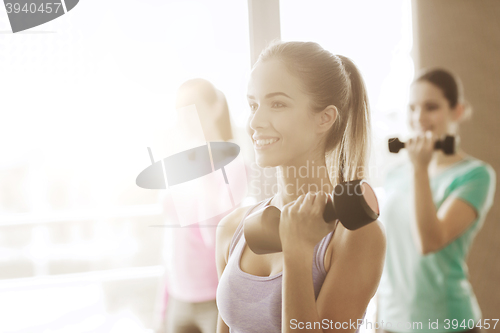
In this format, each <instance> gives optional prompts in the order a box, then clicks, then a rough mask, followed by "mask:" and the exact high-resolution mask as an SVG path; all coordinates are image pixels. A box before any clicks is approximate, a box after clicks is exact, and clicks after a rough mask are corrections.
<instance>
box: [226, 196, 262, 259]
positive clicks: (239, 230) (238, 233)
mask: <svg viewBox="0 0 500 333" xmlns="http://www.w3.org/2000/svg"><path fill="white" fill-rule="evenodd" d="M271 199H272V198H271ZM271 199H264V200H262V201H261V202H258V203H256V204H255V205H253V206H250V208H248V210H247V212H246V213H245V215H244V216H243V218H242V219H241V221H240V223H239V224H238V227H237V228H236V231H235V232H234V234H233V238H232V239H231V244H230V246H229V256H228V258H227V259H228V260H229V258H230V257H231V253H233V250H234V248H235V247H236V244H238V241H239V240H240V238H241V235H242V233H243V222H244V221H245V219H246V218H247V216H248V215H250V214H251V213H252V212H253V211H254V210H255V208H258V207H259V208H260V207H261V206H262V205H263V204H264V203H269V202H271Z"/></svg>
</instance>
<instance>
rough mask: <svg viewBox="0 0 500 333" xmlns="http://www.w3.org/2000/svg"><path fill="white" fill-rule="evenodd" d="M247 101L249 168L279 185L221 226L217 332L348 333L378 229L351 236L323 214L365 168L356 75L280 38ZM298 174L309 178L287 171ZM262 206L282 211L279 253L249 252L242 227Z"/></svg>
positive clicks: (321, 53)
mask: <svg viewBox="0 0 500 333" xmlns="http://www.w3.org/2000/svg"><path fill="white" fill-rule="evenodd" d="M248 103H249V106H250V110H251V112H250V117H249V119H248V123H247V131H248V134H249V135H250V137H251V138H252V141H253V144H254V149H255V155H256V162H257V164H258V165H259V166H261V167H276V168H278V185H279V187H278V192H277V194H276V195H274V196H273V197H271V198H269V199H266V200H264V201H262V202H260V203H258V204H257V205H254V206H251V207H244V208H240V209H236V210H235V211H233V212H232V213H231V214H229V215H228V216H227V217H225V218H224V219H223V220H222V221H221V227H220V228H218V231H217V242H216V261H217V268H218V273H219V276H220V279H219V286H218V289H217V306H218V309H219V321H218V328H217V332H218V333H223V332H232V333H251V332H256V333H257V332H259V333H261V332H296V331H297V330H301V329H307V331H308V332H333V331H337V330H339V327H340V329H343V331H344V332H354V331H356V325H353V323H356V321H357V320H358V319H361V318H363V316H364V312H365V310H366V307H367V305H368V302H369V301H370V299H371V297H372V296H373V295H374V293H375V291H376V289H377V286H378V283H379V279H380V276H381V274H382V267H383V260H384V255H385V236H384V231H383V229H382V226H381V224H380V222H379V221H376V222H374V223H371V224H369V225H367V226H365V227H363V228H361V229H358V230H356V231H349V230H347V229H345V228H344V227H343V226H342V224H340V223H331V224H327V223H325V222H324V220H323V218H322V212H323V209H324V207H325V203H326V200H327V195H329V193H331V192H332V191H333V189H334V186H335V185H336V183H337V182H339V181H342V180H354V179H356V178H357V174H356V173H357V172H359V171H360V170H363V168H364V167H365V164H366V162H367V161H366V154H367V151H368V142H369V129H370V124H369V118H370V115H369V107H368V100H367V96H366V91H365V88H364V83H363V80H362V78H361V75H360V74H359V71H358V69H357V68H356V66H355V65H354V64H353V63H352V61H351V60H349V59H348V58H346V57H343V56H338V55H333V54H332V53H330V52H328V51H326V50H324V49H323V48H322V47H321V46H319V45H318V44H316V43H305V42H286V43H285V42H278V43H274V44H272V45H271V46H269V47H268V48H267V49H266V50H264V51H263V52H262V54H261V55H260V57H259V59H258V61H257V62H256V64H255V65H254V67H253V70H252V74H251V79H250V82H249V85H248ZM300 168H302V169H301V170H303V169H304V168H307V171H308V172H307V175H306V176H300V175H303V174H304V170H303V172H302V173H299V172H293V170H295V171H297V170H299V169H300ZM313 168H314V171H315V172H314V173H313ZM291 169H293V170H291ZM318 170H320V171H321V172H317V171H318ZM326 170H328V171H329V173H330V174H328V172H326ZM265 205H273V206H276V207H277V208H279V209H280V210H281V212H282V213H281V222H280V238H281V241H282V248H283V251H282V252H280V253H272V254H265V255H256V254H254V253H253V252H252V251H251V250H250V249H249V248H248V247H247V246H246V242H245V238H244V235H242V226H243V222H244V219H245V217H246V216H247V215H248V214H249V213H251V212H252V211H254V210H256V209H258V208H261V207H264V206H265Z"/></svg>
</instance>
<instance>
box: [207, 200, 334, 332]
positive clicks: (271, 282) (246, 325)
mask: <svg viewBox="0 0 500 333" xmlns="http://www.w3.org/2000/svg"><path fill="white" fill-rule="evenodd" d="M271 200H272V198H271V199H268V200H263V201H261V202H259V203H257V204H256V205H254V206H253V207H250V209H248V211H247V212H246V214H245V216H244V217H243V219H242V220H241V222H240V224H239V225H238V228H237V229H236V231H235V233H234V235H233V238H232V240H231V244H230V247H229V259H228V263H227V265H226V268H225V269H224V272H223V273H222V276H221V278H220V281H219V285H218V287H217V297H216V301H217V307H218V308H219V314H220V315H221V318H222V319H223V320H224V322H225V323H226V324H227V326H228V327H229V332H231V333H254V332H255V333H262V332H266V333H273V332H281V283H282V275H283V272H280V273H278V274H275V275H271V276H256V275H252V274H249V273H246V272H243V271H242V270H241V268H240V260H241V255H242V253H243V248H244V246H245V244H246V242H245V235H244V234H243V221H244V220H245V218H246V217H247V216H248V215H249V214H250V213H252V211H254V210H255V209H258V208H260V207H264V203H266V205H265V206H267V205H269V203H270V202H271ZM336 227H337V225H335V229H336ZM335 229H334V230H333V231H332V232H330V233H329V234H328V235H326V236H325V237H324V238H323V239H322V240H321V241H320V242H319V243H318V244H316V246H315V248H314V260H313V267H312V276H313V284H314V295H315V297H316V299H317V298H318V295H319V291H320V289H321V286H322V285H323V282H324V280H325V277H326V271H325V267H324V257H325V252H326V248H327V247H328V244H329V243H330V240H331V238H332V236H333V233H334V232H335Z"/></svg>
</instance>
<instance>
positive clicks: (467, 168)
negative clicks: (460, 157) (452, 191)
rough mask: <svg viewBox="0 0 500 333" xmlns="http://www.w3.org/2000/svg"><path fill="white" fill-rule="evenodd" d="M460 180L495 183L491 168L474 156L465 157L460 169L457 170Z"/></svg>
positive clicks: (494, 175)
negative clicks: (480, 180) (479, 179)
mask: <svg viewBox="0 0 500 333" xmlns="http://www.w3.org/2000/svg"><path fill="white" fill-rule="evenodd" d="M459 173H460V175H459V176H460V178H461V179H463V180H469V179H478V178H482V179H485V180H487V181H488V182H493V183H495V182H496V172H495V170H494V169H493V167H492V166H491V165H490V164H489V163H487V162H485V161H483V160H480V159H478V158H476V157H474V156H470V155H468V156H466V157H465V158H464V163H462V168H460V169H459Z"/></svg>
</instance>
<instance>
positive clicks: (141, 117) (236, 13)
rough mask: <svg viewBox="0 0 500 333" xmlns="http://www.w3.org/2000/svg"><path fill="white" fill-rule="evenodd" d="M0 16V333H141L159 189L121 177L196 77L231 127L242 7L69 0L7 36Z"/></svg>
mask: <svg viewBox="0 0 500 333" xmlns="http://www.w3.org/2000/svg"><path fill="white" fill-rule="evenodd" d="M3 8H5V7H4V6H1V7H0V31H1V33H0V73H1V75H0V95H1V98H0V114H1V121H0V142H2V144H1V145H0V156H1V159H0V310H1V313H2V316H1V317H2V319H1V320H0V321H1V323H0V331H2V332H3V331H18V330H21V329H26V330H28V331H30V330H31V331H37V332H44V331H46V330H48V329H50V331H51V332H63V331H64V332H77V331H78V332H100V331H102V332H111V331H112V330H113V329H114V330H115V331H116V332H131V331H133V332H141V331H144V329H145V327H147V328H151V327H152V326H153V319H154V318H153V313H154V311H155V309H154V305H155V298H157V297H161V295H160V288H159V287H157V286H158V283H159V279H160V276H161V274H162V272H163V266H162V256H161V255H162V242H163V233H164V229H163V228H157V227H151V226H153V225H160V224H162V222H163V221H162V218H161V216H160V215H159V213H160V207H159V205H158V194H159V192H160V191H154V190H145V189H142V188H139V187H137V186H136V184H135V178H136V176H137V175H138V174H139V173H140V172H141V171H142V170H143V169H144V168H145V167H147V166H148V165H149V164H150V163H151V162H150V158H149V155H148V150H147V147H151V148H152V151H153V153H154V155H155V158H156V159H159V158H164V157H166V156H165V154H166V150H167V148H168V147H167V145H168V143H167V142H165V141H164V140H163V139H164V138H165V134H166V133H167V132H168V131H169V129H172V127H173V126H175V113H176V110H175V103H174V102H175V101H174V98H175V94H176V90H177V88H178V86H179V85H180V84H181V83H182V82H183V81H185V80H187V79H191V78H196V77H201V78H205V79H208V80H210V81H211V82H212V83H214V85H215V86H216V87H217V88H219V89H220V90H222V91H223V92H224V93H225V94H226V97H227V99H228V104H229V105H230V111H231V115H232V116H233V120H234V123H235V124H236V125H239V126H241V124H242V122H244V119H243V120H242V115H243V117H245V116H246V115H245V114H244V112H243V110H245V111H246V106H245V105H244V104H243V101H244V99H243V96H244V92H245V74H246V73H247V72H248V69H249V64H250V56H249V38H248V35H249V33H248V18H247V16H248V15H247V3H246V2H245V1H232V0H216V1H210V2H207V1H201V0H200V1H195V0H187V1H186V0H183V1H159V0H147V1H146V0H144V1H137V0H119V1H118V0H110V1H98V2H92V1H90V2H89V1H80V3H79V4H78V5H77V6H76V7H75V8H74V9H73V10H71V11H70V12H68V13H67V14H66V15H64V16H62V17H60V18H58V19H56V20H54V21H51V22H48V23H46V24H44V25H42V26H38V27H35V28H33V29H30V30H26V31H24V32H20V33H17V34H12V33H11V32H10V31H9V30H10V26H9V20H8V18H7V13H6V11H5V10H4V9H3ZM228 27H230V28H228ZM127 311H129V312H127ZM70 317H71V320H70V319H64V318H70ZM61 318H62V319H61ZM134 318H135V319H134ZM141 327H142V328H141Z"/></svg>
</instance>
